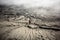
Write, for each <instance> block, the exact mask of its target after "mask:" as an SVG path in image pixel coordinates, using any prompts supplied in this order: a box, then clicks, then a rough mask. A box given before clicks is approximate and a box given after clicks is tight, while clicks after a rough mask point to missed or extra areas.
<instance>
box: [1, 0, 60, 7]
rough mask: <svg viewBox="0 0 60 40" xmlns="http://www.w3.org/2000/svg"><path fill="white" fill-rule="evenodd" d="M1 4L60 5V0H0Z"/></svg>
mask: <svg viewBox="0 0 60 40" xmlns="http://www.w3.org/2000/svg"><path fill="white" fill-rule="evenodd" d="M0 4H7V5H9V4H16V5H21V4H24V5H28V6H46V7H49V6H56V5H58V6H59V5H60V0H0Z"/></svg>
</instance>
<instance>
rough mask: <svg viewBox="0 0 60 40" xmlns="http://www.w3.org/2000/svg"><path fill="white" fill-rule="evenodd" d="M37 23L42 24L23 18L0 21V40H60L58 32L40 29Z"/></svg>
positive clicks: (32, 19)
mask: <svg viewBox="0 0 60 40" xmlns="http://www.w3.org/2000/svg"><path fill="white" fill-rule="evenodd" d="M0 20H1V19H0ZM30 21H31V22H30ZM37 23H38V24H39V25H42V24H44V22H41V21H40V20H39V19H34V18H31V19H30V18H27V17H25V16H20V17H18V18H9V21H3V20H2V21H0V40H60V39H59V37H60V31H56V30H49V29H43V28H40V26H38V24H37ZM46 24H47V23H46ZM47 25H48V24H47Z"/></svg>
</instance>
